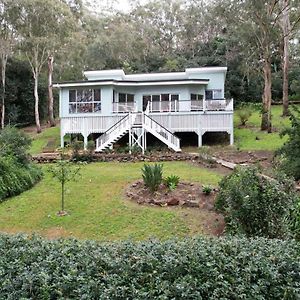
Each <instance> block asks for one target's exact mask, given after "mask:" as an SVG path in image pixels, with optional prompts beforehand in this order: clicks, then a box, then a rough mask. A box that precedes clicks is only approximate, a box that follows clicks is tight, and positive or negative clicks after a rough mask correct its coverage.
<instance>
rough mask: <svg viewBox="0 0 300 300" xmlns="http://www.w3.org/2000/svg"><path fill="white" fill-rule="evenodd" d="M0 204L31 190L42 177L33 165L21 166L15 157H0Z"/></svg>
mask: <svg viewBox="0 0 300 300" xmlns="http://www.w3.org/2000/svg"><path fill="white" fill-rule="evenodd" d="M0 170H1V171H0V202H1V201H2V200H4V199H5V198H8V197H12V196H15V195H18V194H20V193H22V192H23V191H25V190H28V189H30V188H31V187H32V186H34V184H35V183H36V182H38V181H39V180H40V179H41V177H42V172H41V170H40V169H39V168H37V167H36V166H34V165H32V164H26V165H21V164H20V163H19V162H18V161H17V160H16V159H15V158H14V157H13V156H0Z"/></svg>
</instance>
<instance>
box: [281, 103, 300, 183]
mask: <svg viewBox="0 0 300 300" xmlns="http://www.w3.org/2000/svg"><path fill="white" fill-rule="evenodd" d="M293 109H294V112H293V113H291V114H290V120H291V127H290V128H286V129H285V130H283V131H282V132H281V136H285V135H287V136H288V140H287V142H285V143H284V145H283V146H282V147H281V149H279V150H278V151H277V152H276V155H277V156H279V155H281V156H282V160H281V168H282V169H283V170H284V171H285V172H286V173H287V174H288V175H290V176H293V177H294V178H295V179H296V180H299V179H300V110H299V108H298V107H296V106H293Z"/></svg>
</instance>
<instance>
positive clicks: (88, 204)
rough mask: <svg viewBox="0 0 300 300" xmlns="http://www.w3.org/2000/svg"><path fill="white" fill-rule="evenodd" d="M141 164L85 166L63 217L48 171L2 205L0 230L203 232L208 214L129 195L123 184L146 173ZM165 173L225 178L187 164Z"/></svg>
mask: <svg viewBox="0 0 300 300" xmlns="http://www.w3.org/2000/svg"><path fill="white" fill-rule="evenodd" d="M141 167H142V163H93V164H88V165H85V166H83V168H82V171H81V173H82V176H81V178H80V180H78V181H77V182H75V183H70V185H69V188H68V192H67V197H66V210H68V211H69V212H70V215H69V216H65V217H58V216H56V212H57V211H58V210H59V208H60V186H59V184H58V183H57V182H56V181H55V180H54V179H53V178H51V176H50V175H49V173H48V172H47V166H43V169H44V171H45V177H44V179H43V180H42V181H41V182H40V183H38V184H37V185H36V186H35V187H34V188H32V189H31V190H29V191H27V192H24V193H22V194H21V195H19V196H17V197H13V198H11V199H8V200H7V201H5V202H2V203H0V230H1V231H5V232H11V233H16V232H27V233H32V232H36V233H38V234H42V235H45V236H48V237H58V236H74V237H77V238H83V239H97V240H119V239H128V238H132V239H146V238H150V237H156V238H159V239H166V238H170V237H174V236H178V237H183V236H186V235H192V234H201V233H203V232H204V230H203V227H202V224H203V218H205V217H206V216H205V215H203V213H202V214H201V212H200V210H199V214H196V215H195V210H194V209H183V208H181V209H180V208H167V207H166V208H161V207H150V206H141V205H138V204H136V203H133V202H131V201H129V200H127V199H125V197H124V188H125V187H126V186H127V185H128V184H129V183H131V182H133V181H134V180H136V179H139V178H140V177H141V172H140V169H141ZM164 171H165V172H164V174H165V175H166V176H167V175H170V174H177V175H179V176H180V177H181V178H182V179H183V180H188V181H194V182H197V181H200V182H201V183H203V184H211V185H213V186H216V185H217V183H218V181H219V180H220V179H221V176H220V175H219V174H217V173H215V172H213V171H208V170H206V169H201V168H199V167H197V166H193V165H191V164H190V163H185V162H166V163H164Z"/></svg>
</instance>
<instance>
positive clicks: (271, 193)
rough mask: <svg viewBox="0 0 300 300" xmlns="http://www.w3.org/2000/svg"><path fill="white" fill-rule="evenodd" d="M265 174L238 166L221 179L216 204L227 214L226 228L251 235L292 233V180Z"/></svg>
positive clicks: (254, 169)
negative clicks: (270, 177) (269, 176)
mask: <svg viewBox="0 0 300 300" xmlns="http://www.w3.org/2000/svg"><path fill="white" fill-rule="evenodd" d="M277 179H278V180H270V179H267V178H265V177H262V176H261V175H260V174H259V172H258V170H257V169H256V168H254V167H248V168H246V167H239V168H236V169H235V170H234V172H233V173H232V174H230V175H229V176H226V177H224V178H223V179H222V181H221V183H220V192H219V194H218V196H217V199H216V203H215V206H216V208H217V209H218V210H219V211H221V212H223V213H224V214H225V220H226V223H227V227H226V230H227V231H229V232H231V233H242V234H246V235H248V236H264V237H270V238H284V237H287V236H289V234H290V229H289V220H290V212H291V210H292V209H293V207H294V205H295V203H296V201H297V196H296V193H295V191H294V190H293V188H292V187H293V183H292V181H290V180H288V179H287V178H286V177H285V176H282V175H281V176H280V177H279V175H278V178H277Z"/></svg>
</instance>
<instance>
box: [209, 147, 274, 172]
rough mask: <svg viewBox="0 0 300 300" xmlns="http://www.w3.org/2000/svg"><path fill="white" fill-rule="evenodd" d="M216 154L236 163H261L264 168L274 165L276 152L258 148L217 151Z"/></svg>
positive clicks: (220, 157)
mask: <svg viewBox="0 0 300 300" xmlns="http://www.w3.org/2000/svg"><path fill="white" fill-rule="evenodd" d="M214 156H215V157H217V158H219V159H223V160H225V161H228V162H232V163H235V164H247V165H257V164H259V165H261V166H262V167H263V168H270V167H271V166H272V159H273V156H274V153H273V152H272V151H265V150H257V151H237V150H228V151H216V152H215V153H214Z"/></svg>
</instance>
